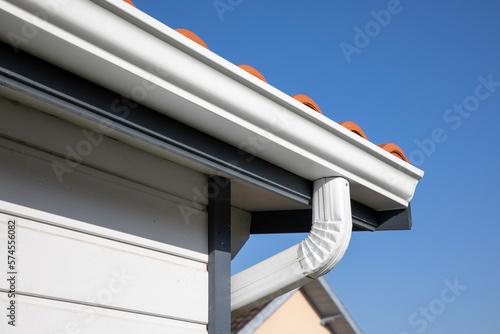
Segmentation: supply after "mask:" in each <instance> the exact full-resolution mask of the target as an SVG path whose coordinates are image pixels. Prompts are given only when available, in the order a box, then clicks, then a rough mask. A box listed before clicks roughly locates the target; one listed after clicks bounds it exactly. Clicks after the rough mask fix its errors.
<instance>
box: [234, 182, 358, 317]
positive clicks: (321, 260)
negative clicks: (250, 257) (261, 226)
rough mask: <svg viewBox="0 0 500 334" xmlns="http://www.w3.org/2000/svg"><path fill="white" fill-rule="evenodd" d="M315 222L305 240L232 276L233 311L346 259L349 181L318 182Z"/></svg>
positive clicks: (271, 296)
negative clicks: (344, 257)
mask: <svg viewBox="0 0 500 334" xmlns="http://www.w3.org/2000/svg"><path fill="white" fill-rule="evenodd" d="M312 213H313V217H312V218H313V223H312V228H311V232H310V234H309V235H308V236H307V238H306V239H305V240H303V241H302V242H300V243H299V244H297V245H294V246H292V247H290V248H288V249H287V250H285V251H283V252H281V253H279V254H276V255H274V256H272V257H270V258H268V259H267V260H264V261H262V262H260V263H258V264H256V265H254V266H252V267H250V268H248V269H246V270H244V271H242V272H240V273H238V274H236V275H233V276H232V277H231V312H232V314H233V315H238V314H240V313H243V312H245V311H247V310H250V309H252V308H254V307H256V306H259V305H261V304H263V303H265V302H267V301H270V300H272V299H274V298H276V297H278V296H280V295H282V294H284V293H287V292H289V291H291V290H293V289H295V288H299V287H301V286H302V285H304V284H306V283H308V282H310V281H311V280H314V279H316V278H318V277H320V276H323V275H324V274H326V273H328V272H329V271H330V270H331V269H332V268H333V267H335V266H336V265H337V263H338V262H339V261H340V260H341V259H342V257H343V256H344V253H345V251H346V249H347V247H348V245H349V240H350V239H351V231H352V218H351V198H350V192H349V182H348V181H347V180H345V179H343V178H341V177H330V178H322V179H319V180H317V181H315V182H314V188H313V199H312Z"/></svg>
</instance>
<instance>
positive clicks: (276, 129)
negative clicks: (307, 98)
mask: <svg viewBox="0 0 500 334" xmlns="http://www.w3.org/2000/svg"><path fill="white" fill-rule="evenodd" d="M54 3H56V4H57V6H54V5H53V4H54ZM47 4H49V5H48V7H44V5H43V4H42V2H39V1H34V0H29V1H28V0H26V1H22V2H17V1H3V2H1V3H0V14H1V16H2V20H1V21H0V38H1V39H2V40H4V41H5V42H9V43H13V41H17V44H16V47H18V48H19V49H23V50H25V51H27V52H29V53H31V54H33V55H35V56H37V57H39V58H42V59H45V60H47V61H49V62H51V63H53V64H55V65H57V66H59V67H61V68H64V69H66V70H68V71H70V72H72V73H75V74H77V75H78V76H81V77H83V78H86V79H88V80H90V81H92V82H95V83H97V84H99V85H101V86H103V87H106V88H108V89H110V90H111V91H114V92H116V93H119V94H122V95H124V96H129V97H131V99H133V100H136V101H138V102H140V103H142V104H143V105H145V106H147V107H150V108H152V109H154V110H156V111H158V112H160V113H163V114H165V115H168V116H169V117H171V118H173V119H176V120H178V121H180V122H182V123H183V124H186V125H189V126H191V127H193V128H195V129H198V130H200V131H202V132H203V133H206V134H208V135H210V136H212V137H215V138H218V139H219V140H221V141H223V142H226V143H228V144H230V145H232V146H235V147H240V148H241V149H242V150H245V151H247V152H250V153H252V154H254V155H255V156H258V157H260V158H261V159H262V160H265V161H268V162H270V163H272V164H274V165H276V166H279V167H281V168H283V169H285V170H287V171H289V172H291V173H293V174H296V175H298V176H300V177H302V178H305V179H307V180H310V181H312V180H316V179H318V178H321V177H325V176H342V177H344V178H346V179H347V180H349V182H350V184H351V194H352V199H353V200H355V201H357V202H359V203H361V204H363V205H366V206H368V207H370V208H372V209H374V210H376V211H378V210H391V209H404V208H406V207H407V206H408V204H409V202H410V200H411V198H412V197H413V194H414V190H415V187H416V185H417V182H418V180H419V179H420V178H421V177H422V176H423V172H422V171H421V170H419V169H418V168H416V167H414V166H412V165H410V164H408V163H406V162H404V161H402V160H400V159H397V158H396V157H394V156H393V155H391V154H389V153H388V152H386V151H384V150H383V149H381V148H379V147H377V146H376V145H374V144H373V143H370V142H368V141H367V140H364V139H363V138H360V137H359V136H357V135H355V134H353V133H351V132H350V131H348V130H347V129H345V128H343V127H342V126H340V125H339V124H337V123H335V122H334V121H332V120H330V119H328V118H327V117H324V116H322V115H319V114H318V113H316V112H314V111H312V110H311V109H309V108H307V107H306V106H304V105H302V104H301V103H299V102H297V101H296V100H294V99H293V98H291V97H289V96H287V95H286V94H284V93H283V92H281V91H279V90H277V89H275V88H274V87H272V86H270V85H268V84H266V83H264V82H262V81H260V80H258V79H257V78H255V77H253V76H252V75H250V74H248V73H246V72H245V71H243V70H242V69H240V68H238V67H237V66H235V65H233V64H231V63H230V62H228V61H226V60H224V59H223V58H221V57H219V56H217V55H216V54H214V53H212V52H211V51H209V50H207V49H205V48H203V47H201V46H199V45H198V44H196V43H194V42H192V41H191V40H189V39H187V38H185V37H184V36H182V35H180V34H179V33H177V32H175V31H174V30H172V29H170V28H169V27H167V26H165V25H163V24H162V23H160V22H158V21H156V20H154V19H153V18H151V17H150V16H148V15H146V14H144V13H143V12H141V11H139V10H137V9H135V8H134V7H132V6H129V5H128V4H126V3H124V2H123V1H121V0H93V1H77V0H75V1H62V0H60V1H53V2H47ZM51 4H52V5H51ZM41 13H42V14H44V15H42V14H41ZM40 17H45V18H47V19H48V20H42V19H40ZM89 17H92V18H93V19H92V20H89V19H88V18H89ZM95 22H99V24H95ZM27 26H28V27H29V28H30V29H31V30H30V31H31V32H32V34H31V35H30V36H29V38H26V37H22V36H26V31H27V28H26V27H27ZM13 36H17V37H20V36H21V39H17V40H16V39H14V38H13ZM256 142H257V143H256Z"/></svg>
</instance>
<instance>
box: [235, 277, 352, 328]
mask: <svg viewBox="0 0 500 334" xmlns="http://www.w3.org/2000/svg"><path fill="white" fill-rule="evenodd" d="M298 294H300V295H301V296H298ZM292 296H296V297H294V298H298V299H297V301H295V303H297V302H298V303H300V302H301V301H300V300H302V299H303V300H306V301H307V302H308V304H309V305H308V306H309V307H310V308H311V310H313V311H314V312H315V315H316V317H314V318H312V319H311V317H309V318H310V319H308V321H309V323H310V324H313V326H314V328H309V329H308V333H320V332H321V333H335V334H359V333H362V331H361V329H360V328H359V326H358V325H357V324H356V322H355V321H354V319H353V318H352V316H351V315H350V314H349V312H348V311H347V309H346V308H345V306H344V305H343V304H342V302H341V301H340V298H339V297H338V296H337V294H336V293H335V292H334V291H333V289H332V288H331V286H330V285H329V284H328V282H327V280H326V279H325V278H323V277H320V278H319V279H317V280H315V281H313V282H311V283H308V284H306V285H304V286H303V287H301V288H300V289H298V290H293V291H290V292H289V293H287V294H285V295H283V296H280V297H278V298H276V299H275V300H273V301H271V302H269V303H267V304H265V305H262V306H259V307H257V308H254V309H252V310H250V311H249V312H247V313H245V314H242V315H240V316H238V317H236V318H234V319H232V322H231V333H233V334H251V333H259V334H265V333H271V332H269V331H270V330H272V329H271V328H273V329H274V330H275V329H276V327H277V326H279V328H281V329H283V328H285V327H292V328H297V330H299V325H298V324H295V323H294V322H295V321H300V322H301V325H304V323H305V321H304V319H303V318H301V317H307V312H305V311H304V309H301V311H300V313H301V314H296V316H293V314H290V312H293V310H294V309H291V308H289V310H288V311H285V313H283V314H282V316H281V317H279V316H276V314H277V313H278V312H280V311H281V310H283V309H284V308H286V307H287V302H288V303H290V301H291V298H292ZM278 310H280V311H278ZM290 315H292V316H290ZM283 316H285V317H286V318H283ZM310 321H314V322H317V323H314V322H313V323H311V322H310ZM271 322H272V324H271ZM264 324H266V325H264ZM320 326H322V327H320ZM300 330H303V328H301V329H300ZM287 333H291V334H293V332H289V329H287Z"/></svg>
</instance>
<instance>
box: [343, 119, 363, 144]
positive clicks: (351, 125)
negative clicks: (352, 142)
mask: <svg viewBox="0 0 500 334" xmlns="http://www.w3.org/2000/svg"><path fill="white" fill-rule="evenodd" d="M339 124H340V125H342V126H343V127H344V128H346V129H347V130H350V131H352V132H354V133H355V134H357V135H358V136H360V137H363V138H365V139H366V140H368V138H367V137H366V135H365V133H364V132H363V130H361V128H360V127H359V125H357V124H356V123H354V122H350V121H347V122H340V123H339Z"/></svg>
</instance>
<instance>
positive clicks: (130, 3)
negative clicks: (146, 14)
mask: <svg viewBox="0 0 500 334" xmlns="http://www.w3.org/2000/svg"><path fill="white" fill-rule="evenodd" d="M123 1H125V2H126V3H128V4H129V5H132V6H134V7H135V5H134V3H133V2H132V1H130V0H123Z"/></svg>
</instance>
